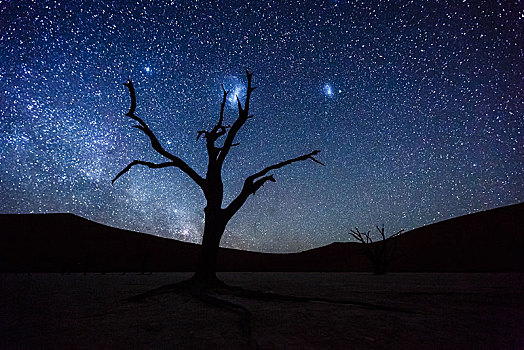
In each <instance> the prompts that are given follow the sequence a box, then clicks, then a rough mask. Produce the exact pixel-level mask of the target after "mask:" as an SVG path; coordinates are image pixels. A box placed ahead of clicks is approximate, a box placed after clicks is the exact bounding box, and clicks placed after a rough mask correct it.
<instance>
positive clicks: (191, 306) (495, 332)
mask: <svg viewBox="0 0 524 350" xmlns="http://www.w3.org/2000/svg"><path fill="white" fill-rule="evenodd" d="M219 275H220V277H221V278H222V279H223V280H224V281H226V282H227V283H228V284H230V285H237V286H242V287H244V288H248V289H252V290H263V291H271V292H274V293H281V294H288V295H298V296H307V297H322V298H329V299H344V300H351V301H355V302H356V304H354V305H343V304H336V303H326V302H283V301H261V300H253V299H244V298H240V297H233V296H228V295H221V296H220V297H221V298H223V299H227V300H229V301H231V302H234V303H236V304H241V305H243V306H244V307H246V308H247V309H248V310H250V311H251V313H252V321H251V325H252V335H251V337H246V336H243V335H242V333H241V330H240V326H239V325H240V316H239V315H238V314H237V313H234V312H232V311H229V310H225V309H221V308H217V307H215V306H211V305H207V304H204V303H203V302H201V301H199V300H197V299H195V298H193V297H191V296H188V295H180V294H169V295H162V296H155V297H152V298H150V299H147V300H145V301H143V302H140V303H131V302H127V301H125V300H124V299H125V298H127V297H131V296H133V295H136V294H137V293H140V292H144V291H147V290H149V289H152V288H154V287H157V286H160V285H163V284H168V283H173V282H177V281H181V280H183V279H185V278H187V277H189V276H190V274H186V273H169V274H168V273H153V274H151V275H141V274H135V273H128V274H125V275H122V274H106V275H102V274H87V275H83V274H71V275H60V274H33V275H27V274H0V285H1V288H0V349H142V348H146V349H237V348H239V349H243V348H246V349H249V348H259V349H524V274H441V273H438V274H437V273H431V274H430V273H427V274H422V273H419V274H414V273H413V274H411V273H406V274H400V273H392V274H389V275H387V276H373V275H371V274H363V273H222V274H219ZM359 302H364V303H370V304H373V305H376V306H379V308H378V309H370V308H367V307H365V306H362V305H357V304H358V303H359ZM380 306H388V307H391V308H393V309H394V310H382V309H380Z"/></svg>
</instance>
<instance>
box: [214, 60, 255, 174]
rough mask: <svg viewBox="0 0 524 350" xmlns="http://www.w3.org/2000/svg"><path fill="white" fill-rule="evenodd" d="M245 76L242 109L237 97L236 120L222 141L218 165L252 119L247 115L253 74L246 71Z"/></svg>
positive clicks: (221, 113) (222, 161) (252, 89)
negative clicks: (243, 127)
mask: <svg viewBox="0 0 524 350" xmlns="http://www.w3.org/2000/svg"><path fill="white" fill-rule="evenodd" d="M246 76H247V92H246V99H245V100H244V108H242V104H241V103H240V98H239V97H238V96H237V103H238V118H237V120H235V122H234V123H233V125H232V126H231V129H229V131H228V133H227V135H226V140H225V141H224V145H223V146H222V148H221V149H220V153H219V154H218V163H219V164H220V165H221V164H223V163H224V160H225V159H226V156H227V154H228V153H229V150H230V149H231V147H232V146H233V145H234V141H235V137H236V135H237V133H238V131H239V130H240V128H242V126H244V124H245V123H246V121H247V120H248V119H249V118H252V117H253V116H252V115H249V103H250V100H251V93H252V92H253V91H254V90H255V89H256V87H253V86H251V78H252V77H253V73H249V71H247V70H246ZM224 101H225V96H224V100H223V103H222V106H224V104H225V102H224ZM220 115H221V117H222V116H223V108H222V109H221V112H220Z"/></svg>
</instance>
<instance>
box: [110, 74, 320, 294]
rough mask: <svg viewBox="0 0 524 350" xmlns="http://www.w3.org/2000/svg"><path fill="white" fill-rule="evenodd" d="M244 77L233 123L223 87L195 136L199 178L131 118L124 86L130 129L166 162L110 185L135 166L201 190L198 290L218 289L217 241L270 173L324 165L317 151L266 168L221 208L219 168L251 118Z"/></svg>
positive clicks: (138, 162)
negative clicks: (227, 118)
mask: <svg viewBox="0 0 524 350" xmlns="http://www.w3.org/2000/svg"><path fill="white" fill-rule="evenodd" d="M246 76H247V92H246V97H245V100H244V105H243V106H242V103H241V101H240V98H239V97H238V96H237V105H238V117H237V118H236V120H235V121H234V123H233V124H232V125H225V124H224V109H225V105H226V101H227V96H228V94H229V91H226V90H225V89H224V86H222V91H223V96H222V103H221V105H220V114H219V116H218V121H217V122H216V124H214V126H213V127H212V128H211V129H210V130H200V131H198V132H197V140H199V139H200V138H202V139H204V140H205V142H206V150H207V155H208V163H207V171H206V174H205V176H201V175H199V174H198V173H197V172H196V171H195V170H193V168H192V167H191V166H189V165H188V164H187V163H186V162H185V161H184V160H182V159H181V158H179V157H178V156H176V155H174V154H172V153H170V152H168V151H167V150H166V149H165V148H164V147H163V146H162V144H161V143H160V141H159V140H158V139H157V137H156V136H155V134H154V133H153V131H152V130H151V129H150V128H149V126H148V125H147V124H146V123H145V122H144V121H143V120H142V119H141V118H139V117H138V116H137V115H136V114H135V111H136V94H135V88H134V86H133V83H132V82H131V80H128V82H127V83H124V85H125V86H126V87H127V89H128V90H129V95H130V97H131V106H130V108H129V111H128V112H127V113H126V116H128V117H129V118H131V119H133V120H134V121H136V122H137V123H138V124H137V125H134V127H135V128H137V129H138V130H140V131H142V132H143V133H144V134H145V135H146V136H147V137H149V140H150V141H151V146H152V147H153V149H154V150H155V151H156V152H157V153H159V154H160V155H162V156H163V157H164V158H166V159H167V161H166V162H163V163H152V162H148V161H143V160H134V161H132V162H131V163H130V164H129V165H128V166H126V167H125V168H124V169H123V170H122V171H120V172H119V173H118V174H117V175H116V177H115V178H114V179H113V181H112V183H114V182H115V181H116V180H117V179H118V178H119V177H120V176H122V175H124V174H125V173H127V172H128V171H129V170H130V169H131V168H132V167H134V166H135V165H142V166H147V167H149V168H151V169H161V168H167V167H175V168H178V169H180V170H181V171H182V172H184V173H185V174H186V175H187V176H189V177H190V178H191V179H192V180H193V182H194V183H195V184H196V185H197V186H198V187H199V188H200V189H201V190H202V192H203V194H204V196H205V199H206V206H205V208H204V218H205V219H204V221H205V223H204V234H203V237H202V245H201V250H200V254H199V258H198V263H197V266H196V271H195V274H194V275H193V277H192V278H191V280H190V282H191V283H192V284H194V285H197V286H201V287H206V286H215V285H222V283H221V281H219V280H218V278H217V276H216V262H217V253H218V248H219V245H220V240H221V239H222V235H223V234H224V230H225V228H226V225H227V224H228V222H229V220H231V218H232V217H233V216H234V215H235V214H236V213H237V212H238V210H239V209H240V208H241V207H242V206H243V205H244V203H245V202H246V200H247V199H248V198H249V196H251V195H252V194H254V193H255V192H256V191H258V190H259V189H260V188H261V187H262V186H263V185H264V184H265V183H266V182H276V180H275V178H274V176H273V175H272V174H270V173H271V172H273V171H274V170H278V169H280V168H282V167H284V166H286V165H290V164H293V163H296V162H300V161H305V160H312V161H313V162H315V163H318V164H321V165H324V164H322V163H321V162H320V161H318V160H317V159H316V158H315V156H316V155H317V154H318V153H319V152H320V151H318V150H316V151H312V152H310V153H307V154H304V155H301V156H299V157H295V158H291V159H288V160H284V161H281V162H278V163H275V164H273V165H270V166H268V167H266V168H263V169H262V170H260V171H258V172H256V173H254V174H253V175H251V176H248V177H247V178H246V179H245V180H244V184H243V187H242V189H241V191H240V193H239V194H238V195H237V196H236V198H235V199H233V200H232V201H231V202H230V203H229V204H228V205H226V206H223V198H224V185H223V182H222V167H223V165H224V161H225V159H226V157H227V155H228V154H229V152H230V151H231V149H232V148H233V147H235V146H238V143H236V142H235V137H236V135H237V133H238V132H239V131H240V129H241V128H242V127H243V126H244V124H245V123H246V122H247V121H248V120H249V119H250V118H253V115H251V114H249V107H250V105H249V104H250V99H251V94H252V93H253V91H254V90H255V87H253V86H252V85H251V78H252V73H249V72H248V71H246ZM222 136H223V137H224V138H223V140H224V141H223V143H222V144H218V141H219V139H221V137H222Z"/></svg>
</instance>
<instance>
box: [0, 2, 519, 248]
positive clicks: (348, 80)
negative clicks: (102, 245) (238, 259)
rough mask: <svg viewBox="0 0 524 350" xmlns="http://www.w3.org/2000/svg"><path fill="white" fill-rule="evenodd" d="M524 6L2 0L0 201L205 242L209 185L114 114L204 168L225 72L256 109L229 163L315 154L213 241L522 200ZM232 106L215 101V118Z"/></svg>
mask: <svg viewBox="0 0 524 350" xmlns="http://www.w3.org/2000/svg"><path fill="white" fill-rule="evenodd" d="M523 23H524V10H523V6H522V3H521V2H520V1H516V0H515V1H506V0H504V1H502V0H499V1H496V0H492V1H439V2H438V3H436V2H434V1H365V0H364V1H342V0H341V1H325V2H324V1H308V2H300V3H294V2H283V1H282V2H280V1H269V2H263V1H253V2H246V1H235V0H230V1H221V2H220V6H218V5H215V4H213V5H210V4H205V3H204V2H202V1H199V2H194V3H193V2H184V1H172V2H171V4H170V3H169V1H155V2H153V1H141V0H138V1H134V2H130V1H110V0H106V1H90V0H75V1H67V0H64V1H46V0H38V1H25V0H21V1H15V0H7V1H6V0H0V212H2V213H33V212H72V213H76V214H78V215H81V216H84V217H86V218H89V219H92V220H95V221H98V222H102V223H105V224H109V225H112V226H117V227H122V228H127V229H132V230H137V231H142V232H148V233H152V234H156V235H161V236H165V237H172V238H176V239H181V240H186V241H192V242H199V241H200V238H201V232H202V228H203V222H202V220H203V206H204V199H203V197H202V194H201V192H200V190H199V189H198V188H197V186H195V185H194V184H192V183H191V180H190V179H189V178H188V177H187V176H186V175H184V174H183V173H182V172H180V171H177V169H175V168H167V169H157V170H151V169H147V168H140V169H139V168H138V167H135V168H133V169H132V170H131V171H130V172H129V173H127V174H125V176H123V177H122V178H120V179H119V180H118V181H117V182H116V183H115V184H114V186H112V185H111V179H112V178H113V177H114V176H115V175H116V174H117V173H118V172H119V171H120V170H121V169H122V168H123V167H124V166H125V165H127V164H128V163H129V162H130V161H132V160H133V159H142V160H147V161H162V158H161V157H160V156H159V155H158V154H156V153H155V152H154V151H153V150H152V149H151V147H150V144H149V141H148V140H147V138H146V137H145V136H144V135H143V134H141V133H140V132H139V131H138V130H136V129H133V128H131V127H130V126H131V125H132V123H131V121H130V120H129V118H126V117H125V116H124V114H125V112H126V111H127V108H128V107H129V96H128V94H127V91H126V89H125V87H124V86H123V85H122V83H123V82H124V81H126V80H127V79H128V78H130V79H132V80H133V81H134V82H135V86H136V89H137V98H138V109H137V115H139V116H140V117H142V118H143V119H144V120H145V121H146V122H147V123H148V124H149V125H150V127H151V129H153V131H154V132H155V133H156V134H157V136H158V138H159V139H160V140H161V142H162V143H163V144H164V146H165V147H166V149H168V150H169V151H171V152H172V153H174V154H177V155H179V156H180V157H182V158H183V159H185V160H186V161H187V162H188V163H189V164H190V165H191V166H193V167H194V168H195V170H197V171H198V172H199V173H200V174H202V175H203V174H204V170H205V165H206V153H205V145H204V143H203V142H201V140H200V141H196V135H197V134H196V133H197V130H201V129H203V128H208V127H210V126H212V125H213V124H214V123H215V122H216V120H217V119H216V118H217V116H218V111H219V106H220V100H221V94H222V92H221V87H220V85H221V84H222V83H223V84H224V85H225V86H226V87H227V88H228V89H231V90H232V91H235V92H236V93H237V94H239V95H240V96H241V97H242V94H244V93H245V83H246V81H245V73H244V70H245V69H246V68H247V69H249V70H250V71H253V72H254V77H253V79H254V85H256V86H258V87H259V88H258V89H257V90H256V91H255V92H254V94H253V98H252V112H253V114H254V115H255V118H252V119H250V120H249V121H248V123H247V124H246V126H245V128H244V129H243V130H242V131H241V132H240V133H239V135H238V141H239V142H240V146H238V147H235V148H234V149H233V150H232V152H231V154H230V156H229V159H228V161H227V162H226V164H225V169H224V180H225V185H226V198H225V201H226V202H228V201H230V200H231V199H232V198H233V196H234V195H235V194H236V193H238V191H239V190H240V187H241V184H242V181H243V178H244V177H246V176H248V175H250V174H252V173H254V172H256V171H258V170H260V169H262V168H264V167H265V166H267V165H270V164H273V163H275V162H278V161H281V160H284V159H288V158H292V157H295V156H298V155H301V154H304V153H308V152H310V151H312V150H314V149H320V150H322V152H321V154H320V155H319V157H318V158H319V160H321V161H322V162H324V163H325V164H326V167H321V166H319V165H318V164H315V163H313V162H302V163H297V164H293V165H291V166H288V167H285V168H283V169H280V170H278V171H276V172H275V174H274V175H275V178H276V180H277V183H269V184H267V185H266V186H264V188H263V189H261V190H260V191H258V192H257V193H256V195H255V196H252V197H251V198H250V199H249V200H248V202H247V203H246V205H245V206H244V208H242V209H241V210H240V212H239V213H238V214H237V216H236V217H234V218H233V220H232V221H231V222H230V225H229V226H228V229H227V231H226V235H225V237H224V239H223V242H222V243H223V245H224V246H229V247H235V248H242V249H251V250H258V251H273V252H280V251H298V250H303V249H307V248H311V247H315V246H320V245H325V244H329V243H331V242H333V241H347V240H349V236H348V234H347V232H348V231H349V229H350V228H351V227H355V226H357V227H359V228H360V229H361V230H362V229H370V228H372V227H374V225H376V224H379V225H381V224H384V225H385V226H386V230H388V231H390V232H393V231H396V230H398V229H401V228H403V229H410V228H414V227H418V226H422V225H426V224H430V223H432V222H435V221H439V220H443V219H446V218H450V217H455V216H459V215H464V214H467V213H472V212H475V211H479V210H485V209H489V208H494V207H498V206H502V205H508V204H513V203H517V202H520V201H523V200H524V184H523V178H524V176H523V175H524V174H523V172H524V146H523V142H524V138H523V135H522V132H523V129H524V100H523V96H524V78H523V76H524V74H523V73H524V66H523V63H522V62H524V37H523V33H524V28H523ZM235 117H236V106H235V103H234V101H232V103H230V104H228V107H227V111H226V123H232V121H234V119H235Z"/></svg>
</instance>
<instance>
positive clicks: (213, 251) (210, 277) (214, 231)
mask: <svg viewBox="0 0 524 350" xmlns="http://www.w3.org/2000/svg"><path fill="white" fill-rule="evenodd" d="M226 224H227V222H225V220H224V218H223V217H222V214H221V213H220V211H218V210H206V215H205V224H204V236H203V237H202V246H201V248H200V252H199V256H198V262H197V267H196V271H195V274H194V275H193V277H192V278H191V279H192V281H193V282H194V283H196V284H197V285H200V286H213V285H219V284H221V282H220V281H219V279H218V277H217V276H216V266H217V256H218V249H219V246H220V240H221V239H222V235H223V234H224V230H225V228H226Z"/></svg>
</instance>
